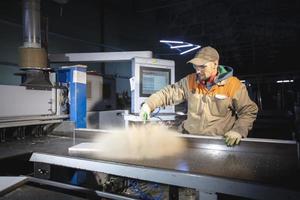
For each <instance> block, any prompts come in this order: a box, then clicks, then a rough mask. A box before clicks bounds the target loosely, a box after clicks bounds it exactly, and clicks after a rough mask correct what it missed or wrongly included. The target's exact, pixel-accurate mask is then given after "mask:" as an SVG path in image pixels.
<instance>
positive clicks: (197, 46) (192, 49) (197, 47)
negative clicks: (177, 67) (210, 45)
mask: <svg viewBox="0 0 300 200" xmlns="http://www.w3.org/2000/svg"><path fill="white" fill-rule="evenodd" d="M200 47H201V46H200V45H196V47H194V48H191V49H189V50H186V51H183V52H181V53H180V55H183V54H186V53H188V52H191V51H194V50H196V49H199V48H200Z"/></svg>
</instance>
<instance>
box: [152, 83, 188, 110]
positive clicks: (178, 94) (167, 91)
mask: <svg viewBox="0 0 300 200" xmlns="http://www.w3.org/2000/svg"><path fill="white" fill-rule="evenodd" d="M186 88H187V78H183V79H181V80H180V81H178V82H176V83H174V84H172V85H168V86H166V87H164V88H163V89H161V90H159V91H158V92H156V93H154V94H152V95H151V96H150V97H149V98H148V99H147V100H146V103H147V104H148V105H149V107H150V109H151V111H153V110H154V109H155V108H157V107H161V106H167V105H177V104H179V103H182V102H183V101H184V100H185V99H186Z"/></svg>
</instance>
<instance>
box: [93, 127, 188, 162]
mask: <svg viewBox="0 0 300 200" xmlns="http://www.w3.org/2000/svg"><path fill="white" fill-rule="evenodd" d="M92 148H93V149H94V150H95V151H94V152H95V156H96V157H97V156H98V157H101V158H110V159H158V158H162V157H165V156H172V155H177V154H180V153H182V152H183V151H184V150H185V148H186V142H185V140H184V139H182V138H181V137H178V132H175V131H172V130H169V129H167V128H166V127H163V126H159V125H153V124H152V125H151V124H149V125H144V126H139V127H131V128H129V129H126V130H119V131H114V132H113V133H108V134H103V135H101V136H100V137H98V138H96V139H95V141H94V143H93V147H92Z"/></svg>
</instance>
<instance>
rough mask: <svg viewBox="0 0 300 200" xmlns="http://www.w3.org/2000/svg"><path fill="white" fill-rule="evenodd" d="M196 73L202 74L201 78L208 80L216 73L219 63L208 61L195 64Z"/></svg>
mask: <svg viewBox="0 0 300 200" xmlns="http://www.w3.org/2000/svg"><path fill="white" fill-rule="evenodd" d="M194 69H195V70H196V73H197V74H198V75H199V76H200V79H201V80H204V81H206V80H208V79H209V78H210V77H211V75H213V74H215V73H216V70H217V63H216V62H207V63H205V64H204V65H194Z"/></svg>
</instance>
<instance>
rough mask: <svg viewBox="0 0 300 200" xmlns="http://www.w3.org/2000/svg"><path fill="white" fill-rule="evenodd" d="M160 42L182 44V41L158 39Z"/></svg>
mask: <svg viewBox="0 0 300 200" xmlns="http://www.w3.org/2000/svg"><path fill="white" fill-rule="evenodd" d="M159 42H161V43H173V44H183V43H184V42H182V41H172V40H159Z"/></svg>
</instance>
